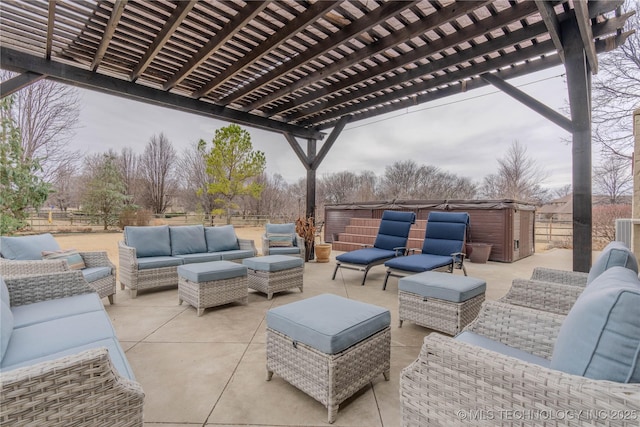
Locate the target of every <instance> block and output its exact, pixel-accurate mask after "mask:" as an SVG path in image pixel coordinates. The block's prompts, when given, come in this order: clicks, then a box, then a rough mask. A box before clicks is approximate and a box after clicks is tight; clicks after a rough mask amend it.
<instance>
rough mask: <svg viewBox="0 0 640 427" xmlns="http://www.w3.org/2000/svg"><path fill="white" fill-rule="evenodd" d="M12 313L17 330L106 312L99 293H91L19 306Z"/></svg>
mask: <svg viewBox="0 0 640 427" xmlns="http://www.w3.org/2000/svg"><path fill="white" fill-rule="evenodd" d="M11 311H12V312H13V319H14V326H13V327H14V328H16V329H17V328H22V327H25V326H30V325H34V324H36V323H42V322H46V321H49V320H53V319H60V318H62V317H69V316H75V315H76V314H82V313H88V312H90V311H104V305H103V304H102V301H101V300H100V297H99V296H98V294H97V293H90V294H82V295H74V296H71V297H66V298H57V299H52V300H47V301H41V302H36V303H33V304H26V305H18V306H15V307H13V308H12V309H11Z"/></svg>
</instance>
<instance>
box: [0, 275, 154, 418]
mask: <svg viewBox="0 0 640 427" xmlns="http://www.w3.org/2000/svg"><path fill="white" fill-rule="evenodd" d="M0 286H1V289H0V315H1V323H0V328H2V334H1V337H2V340H1V344H2V346H1V350H2V352H1V354H0V357H1V362H0V387H1V393H0V396H1V397H0V424H2V425H34V426H35V425H42V426H45V425H46V426H69V425H117V426H142V410H143V403H144V393H143V391H142V388H141V387H140V384H139V383H137V382H136V381H135V379H134V375H133V372H132V370H131V367H130V366H129V364H128V362H127V359H126V357H125V354H124V351H123V350H122V348H121V347H120V344H119V342H118V340H117V338H116V336H115V332H114V330H113V326H112V325H111V321H110V319H109V316H108V315H107V313H106V311H105V309H104V305H103V304H102V301H101V300H100V298H99V296H98V295H97V293H96V292H95V290H94V289H93V288H91V287H90V286H88V285H87V282H86V281H85V280H84V279H83V277H82V274H81V273H80V272H78V271H66V272H59V273H49V274H46V275H30V276H14V277H10V278H7V279H6V280H3V279H2V277H0Z"/></svg>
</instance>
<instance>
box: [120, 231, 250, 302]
mask: <svg viewBox="0 0 640 427" xmlns="http://www.w3.org/2000/svg"><path fill="white" fill-rule="evenodd" d="M256 254H257V250H256V247H255V244H254V242H253V240H248V239H239V238H238V237H237V236H236V234H235V230H234V229H233V226H232V225H225V226H221V227H203V226H202V225H183V226H166V225H162V226H151V227H125V229H124V240H123V241H120V242H118V257H119V260H120V286H121V288H122V289H124V288H125V286H126V287H128V288H129V289H131V297H132V298H135V297H136V296H137V293H138V291H139V290H147V289H153V288H160V287H166V286H178V266H179V265H183V264H191V263H199V262H209V261H220V260H226V261H239V262H241V261H242V259H244V258H250V257H254V256H256Z"/></svg>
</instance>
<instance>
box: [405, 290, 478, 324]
mask: <svg viewBox="0 0 640 427" xmlns="http://www.w3.org/2000/svg"><path fill="white" fill-rule="evenodd" d="M398 301H399V307H398V315H399V317H400V325H402V322H403V321H405V320H409V321H411V322H413V323H416V324H418V325H420V326H424V327H426V328H430V329H434V330H436V331H440V332H444V333H447V334H449V335H455V334H457V333H458V332H460V331H461V330H462V328H464V327H465V326H466V325H468V324H469V323H470V322H471V321H473V319H475V317H476V316H477V315H478V311H480V306H481V305H482V303H483V301H484V293H483V294H481V295H477V296H475V297H473V298H471V299H468V300H467V301H463V302H460V303H456V302H451V301H445V300H441V299H437V298H425V297H423V296H421V295H417V294H414V293H411V292H405V291H402V290H399V291H398Z"/></svg>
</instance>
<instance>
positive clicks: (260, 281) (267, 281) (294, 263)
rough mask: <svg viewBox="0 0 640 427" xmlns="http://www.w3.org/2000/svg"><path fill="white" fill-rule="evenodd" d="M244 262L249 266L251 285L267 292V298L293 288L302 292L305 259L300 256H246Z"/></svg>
mask: <svg viewBox="0 0 640 427" xmlns="http://www.w3.org/2000/svg"><path fill="white" fill-rule="evenodd" d="M242 264H243V265H245V266H246V267H247V268H248V275H249V287H250V288H251V289H255V290H256V291H259V292H262V293H265V294H267V299H271V297H273V294H275V293H276V292H281V291H284V290H287V289H291V288H299V289H300V292H302V271H303V268H304V260H303V259H302V258H300V257H293V256H287V255H267V256H261V257H253V258H245V259H243V260H242Z"/></svg>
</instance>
